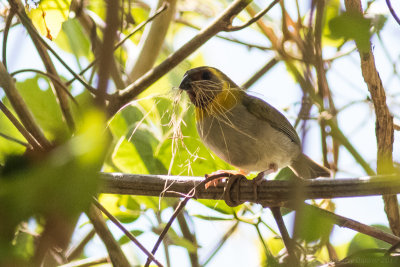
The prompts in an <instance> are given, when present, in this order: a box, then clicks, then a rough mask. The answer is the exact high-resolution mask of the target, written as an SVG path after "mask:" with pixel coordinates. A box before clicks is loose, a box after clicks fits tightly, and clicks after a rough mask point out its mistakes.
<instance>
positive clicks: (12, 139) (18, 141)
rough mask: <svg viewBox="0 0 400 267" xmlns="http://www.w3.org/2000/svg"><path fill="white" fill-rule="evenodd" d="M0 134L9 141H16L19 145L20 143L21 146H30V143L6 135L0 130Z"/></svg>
mask: <svg viewBox="0 0 400 267" xmlns="http://www.w3.org/2000/svg"><path fill="white" fill-rule="evenodd" d="M0 136H1V137H3V138H4V139H7V140H9V141H11V142H14V143H17V144H19V145H21V146H24V147H30V145H29V144H28V143H25V142H22V141H20V140H18V139H16V138H14V137H11V136H8V135H6V134H3V133H1V132H0Z"/></svg>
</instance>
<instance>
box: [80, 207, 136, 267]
mask: <svg viewBox="0 0 400 267" xmlns="http://www.w3.org/2000/svg"><path fill="white" fill-rule="evenodd" d="M96 207H97V205H96V206H95V205H92V206H91V207H90V209H89V211H88V212H86V215H87V216H88V217H89V219H90V222H91V223H92V225H93V227H94V229H95V230H96V233H97V235H98V236H99V237H100V239H101V240H102V241H103V243H104V245H105V246H106V248H107V251H108V255H109V256H110V260H111V262H112V264H113V265H114V266H121V267H129V266H130V264H129V261H128V260H127V258H126V257H125V254H124V253H123V251H122V249H121V247H120V245H119V244H118V242H117V241H116V240H115V238H114V237H113V235H112V233H111V231H110V230H109V229H108V227H107V224H106V222H105V221H104V218H103V216H102V214H101V212H100V211H99V210H98V209H97V208H96Z"/></svg>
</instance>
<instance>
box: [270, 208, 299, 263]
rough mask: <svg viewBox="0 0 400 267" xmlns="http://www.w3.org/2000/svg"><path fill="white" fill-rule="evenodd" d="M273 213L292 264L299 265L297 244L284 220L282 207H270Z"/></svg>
mask: <svg viewBox="0 0 400 267" xmlns="http://www.w3.org/2000/svg"><path fill="white" fill-rule="evenodd" d="M270 210H271V212H272V215H273V216H274V219H275V222H276V224H277V225H278V229H279V232H280V233H281V237H282V240H283V243H284V244H285V247H286V250H287V253H288V255H289V260H290V266H298V265H299V262H298V260H297V257H296V254H295V246H294V242H293V240H292V239H291V238H290V236H289V233H288V231H287V229H286V226H285V222H284V221H283V218H282V214H281V210H280V207H271V208H270Z"/></svg>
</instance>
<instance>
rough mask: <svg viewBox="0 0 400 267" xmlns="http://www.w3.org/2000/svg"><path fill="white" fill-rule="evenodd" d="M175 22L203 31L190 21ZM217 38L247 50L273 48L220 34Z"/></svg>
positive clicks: (179, 20)
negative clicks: (242, 46)
mask: <svg viewBox="0 0 400 267" xmlns="http://www.w3.org/2000/svg"><path fill="white" fill-rule="evenodd" d="M175 22H178V23H181V24H183V25H185V26H188V27H190V28H193V29H195V30H198V31H200V30H201V28H200V27H198V26H196V25H193V24H192V23H190V22H189V21H186V20H184V19H182V18H177V19H175ZM215 37H217V38H220V39H222V40H225V41H229V42H232V43H236V44H240V45H244V46H246V47H247V48H257V49H259V50H263V51H265V50H271V47H268V46H262V45H257V44H251V43H247V42H243V41H240V40H237V39H233V38H228V37H225V36H222V35H220V34H217V35H215Z"/></svg>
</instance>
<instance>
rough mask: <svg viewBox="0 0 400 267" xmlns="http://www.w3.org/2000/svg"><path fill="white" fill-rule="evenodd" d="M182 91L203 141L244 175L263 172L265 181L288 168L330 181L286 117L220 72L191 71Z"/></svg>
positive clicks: (207, 69) (304, 176) (206, 68)
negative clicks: (265, 177)
mask: <svg viewBox="0 0 400 267" xmlns="http://www.w3.org/2000/svg"><path fill="white" fill-rule="evenodd" d="M179 89H180V90H182V91H184V92H186V93H187V95H188V97H189V99H190V101H191V102H192V103H193V105H194V106H195V118H196V127H197V132H198V134H199V136H200V139H201V140H202V142H203V143H204V144H205V145H206V146H207V147H208V148H209V149H210V150H212V151H213V152H214V153H215V154H216V155H217V156H218V157H219V158H221V159H222V160H224V161H226V162H227V163H229V164H230V165H233V166H235V167H236V168H238V169H239V171H238V172H239V173H241V174H248V173H250V172H259V175H257V177H259V178H260V177H261V178H262V177H264V175H266V174H270V173H273V172H276V171H277V170H279V169H281V168H284V167H287V166H288V167H289V168H290V169H291V170H292V171H293V172H294V173H295V174H296V176H297V177H299V178H302V179H312V178H317V177H329V176H330V172H329V169H328V168H326V167H324V166H321V165H319V164H318V163H316V162H314V161H313V160H312V159H310V158H309V157H308V156H306V155H305V154H303V153H302V146H301V141H300V138H299V136H298V134H297V132H296V130H295V129H294V128H293V126H292V125H291V124H290V122H289V121H288V119H287V118H286V117H285V116H284V115H283V114H282V113H280V112H279V111H278V110H277V109H275V108H274V107H273V106H271V105H270V104H268V103H267V102H265V101H264V100H262V99H260V98H257V97H255V96H252V95H249V94H248V93H246V91H245V90H244V89H243V88H240V87H239V86H238V85H237V84H236V83H235V82H234V81H232V80H231V79H230V78H229V77H228V76H227V75H226V74H224V73H223V72H222V71H220V70H218V69H217V68H214V67H209V66H202V67H196V68H193V69H190V70H188V71H186V73H185V74H184V76H183V78H182V81H181V83H180V85H179ZM260 174H261V175H260Z"/></svg>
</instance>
